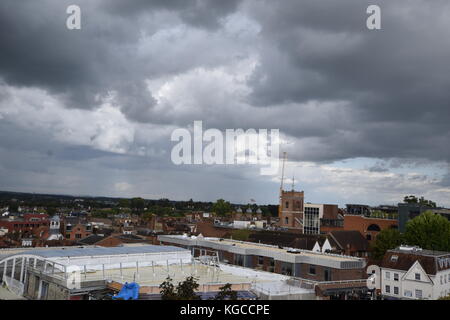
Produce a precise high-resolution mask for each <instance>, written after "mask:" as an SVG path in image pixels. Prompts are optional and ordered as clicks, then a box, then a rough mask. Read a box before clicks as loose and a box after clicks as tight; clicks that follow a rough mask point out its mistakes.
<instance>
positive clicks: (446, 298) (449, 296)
mask: <svg viewBox="0 0 450 320" xmlns="http://www.w3.org/2000/svg"><path fill="white" fill-rule="evenodd" d="M438 300H450V295H448V296H446V297H440V298H439V299H438Z"/></svg>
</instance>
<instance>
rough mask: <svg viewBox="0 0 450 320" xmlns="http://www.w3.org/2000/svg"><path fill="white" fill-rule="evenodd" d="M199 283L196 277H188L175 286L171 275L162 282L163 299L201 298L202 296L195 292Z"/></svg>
mask: <svg viewBox="0 0 450 320" xmlns="http://www.w3.org/2000/svg"><path fill="white" fill-rule="evenodd" d="M198 287H199V284H198V283H197V281H196V279H195V278H194V277H187V278H186V280H184V281H183V282H180V283H178V286H177V287H176V288H175V287H174V285H173V284H172V279H171V278H170V277H167V278H166V281H164V282H163V283H161V284H160V286H159V288H160V289H161V290H160V292H161V299H162V300H199V299H200V297H199V296H198V295H197V294H196V293H195V291H196V290H197V289H198Z"/></svg>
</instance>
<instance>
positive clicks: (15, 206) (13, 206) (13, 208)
mask: <svg viewBox="0 0 450 320" xmlns="http://www.w3.org/2000/svg"><path fill="white" fill-rule="evenodd" d="M8 210H9V212H13V213H16V212H18V211H19V202H18V201H10V202H9V206H8Z"/></svg>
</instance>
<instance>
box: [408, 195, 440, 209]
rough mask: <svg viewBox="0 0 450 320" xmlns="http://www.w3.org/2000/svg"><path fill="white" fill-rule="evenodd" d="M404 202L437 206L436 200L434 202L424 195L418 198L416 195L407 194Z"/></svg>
mask: <svg viewBox="0 0 450 320" xmlns="http://www.w3.org/2000/svg"><path fill="white" fill-rule="evenodd" d="M403 202H404V203H417V204H420V205H422V206H428V207H431V208H436V202H433V201H431V200H427V199H425V198H424V197H420V198H417V197H416V196H413V195H411V196H405V197H404V198H403Z"/></svg>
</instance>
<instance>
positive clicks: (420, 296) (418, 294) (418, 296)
mask: <svg viewBox="0 0 450 320" xmlns="http://www.w3.org/2000/svg"><path fill="white" fill-rule="evenodd" d="M416 298H417V299H422V290H418V289H416Z"/></svg>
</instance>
